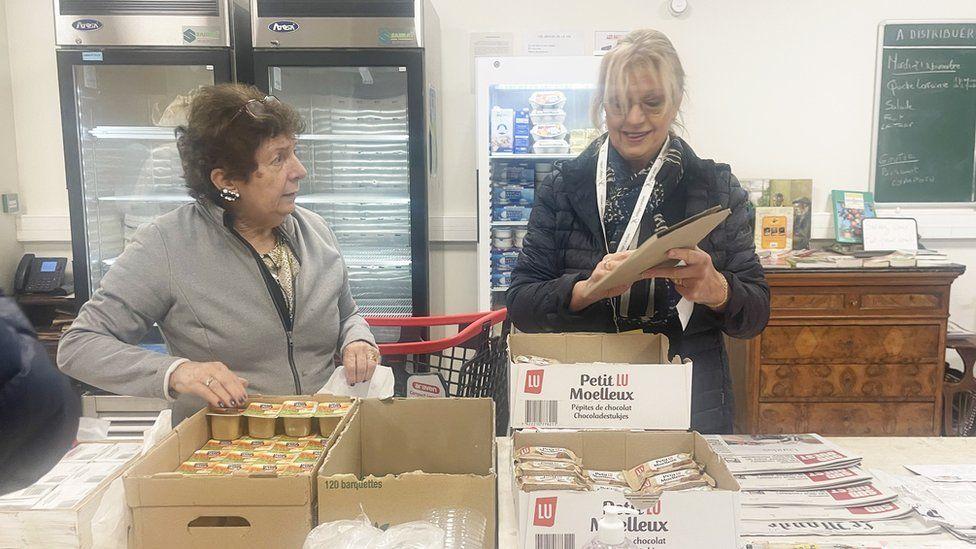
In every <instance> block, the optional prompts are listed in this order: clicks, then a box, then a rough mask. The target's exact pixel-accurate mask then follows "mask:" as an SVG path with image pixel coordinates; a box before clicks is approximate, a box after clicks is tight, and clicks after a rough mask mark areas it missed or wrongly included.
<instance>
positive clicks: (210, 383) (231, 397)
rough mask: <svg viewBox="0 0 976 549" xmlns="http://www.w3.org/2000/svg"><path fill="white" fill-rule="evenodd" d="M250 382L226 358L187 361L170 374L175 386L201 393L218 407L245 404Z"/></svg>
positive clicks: (174, 389) (171, 384)
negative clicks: (215, 360) (236, 372)
mask: <svg viewBox="0 0 976 549" xmlns="http://www.w3.org/2000/svg"><path fill="white" fill-rule="evenodd" d="M247 385H248V383H247V380H246V379H244V378H242V377H238V376H237V374H235V373H234V372H232V371H230V368H228V367H227V365H225V364H224V363H223V362H184V363H183V364H180V365H179V366H177V367H176V370H174V371H173V373H172V374H170V376H169V388H170V389H171V390H173V391H176V392H177V393H184V394H193V395H197V396H198V397H200V398H202V399H203V400H206V401H207V403H208V404H210V405H211V406H213V407H215V408H232V407H233V408H236V407H241V406H243V405H244V403H246V402H247Z"/></svg>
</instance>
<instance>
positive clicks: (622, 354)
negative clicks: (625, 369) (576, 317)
mask: <svg viewBox="0 0 976 549" xmlns="http://www.w3.org/2000/svg"><path fill="white" fill-rule="evenodd" d="M508 348H509V352H510V354H511V356H513V357H515V356H519V355H533V356H541V357H545V358H552V359H555V360H558V361H559V362H561V363H563V364H577V363H587V362H611V363H624V364H667V363H669V362H670V361H669V360H668V350H669V342H668V338H667V337H665V336H663V335H661V334H645V333H643V332H627V333H622V334H593V333H563V334H524V333H517V334H511V335H510V336H509V337H508Z"/></svg>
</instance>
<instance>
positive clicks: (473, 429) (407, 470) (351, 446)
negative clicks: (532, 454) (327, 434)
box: [318, 398, 497, 547]
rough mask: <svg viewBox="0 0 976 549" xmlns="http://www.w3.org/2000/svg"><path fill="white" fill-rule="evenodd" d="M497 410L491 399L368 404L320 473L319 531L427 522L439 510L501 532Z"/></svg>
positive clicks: (489, 540)
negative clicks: (354, 523) (348, 523)
mask: <svg viewBox="0 0 976 549" xmlns="http://www.w3.org/2000/svg"><path fill="white" fill-rule="evenodd" d="M494 412H495V409H494V403H493V402H492V401H491V399H480V398H446V399H390V400H377V399H366V400H363V401H361V402H360V405H359V406H357V409H356V411H355V413H354V414H353V415H352V417H350V418H349V421H348V423H347V424H346V426H345V428H344V429H343V431H342V433H341V434H340V435H339V438H338V440H337V441H336V443H335V445H333V447H332V448H331V449H330V450H329V452H328V453H327V454H326V457H325V462H324V463H323V464H322V467H321V469H320V470H319V479H318V485H319V486H318V518H319V524H322V523H325V522H332V521H336V520H344V519H354V518H356V517H358V516H359V514H360V513H361V512H363V511H365V513H366V515H367V516H368V517H369V519H370V520H371V521H373V523H374V524H379V525H383V524H401V523H404V522H409V521H414V520H420V519H421V518H422V517H423V516H424V514H425V513H426V512H427V511H429V510H431V509H435V508H439V507H468V508H471V509H475V510H477V511H479V512H481V513H482V514H483V515H484V516H485V518H486V519H487V531H486V544H485V547H494V546H495V539H496V529H497V492H496V488H497V486H496V482H497V476H496V473H495V436H494V435H495V413H494Z"/></svg>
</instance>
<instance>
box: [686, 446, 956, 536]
mask: <svg viewBox="0 0 976 549" xmlns="http://www.w3.org/2000/svg"><path fill="white" fill-rule="evenodd" d="M705 438H706V439H707V440H708V443H709V445H710V446H711V447H712V449H713V450H714V451H715V452H716V453H717V454H719V455H720V456H722V458H723V459H724V460H725V463H726V465H727V466H728V468H729V470H730V471H731V472H732V474H733V475H735V477H736V480H738V482H739V485H740V486H741V488H742V497H741V501H742V513H741V518H742V521H741V525H742V529H741V535H742V537H744V538H756V537H766V536H804V537H805V536H851V535H873V536H878V535H911V534H928V533H932V532H935V531H938V530H939V527H938V525H932V524H930V523H926V522H924V521H922V520H921V519H920V518H919V517H918V516H917V515H916V513H915V511H914V509H913V508H912V506H911V504H909V503H906V502H903V501H900V500H899V498H898V492H896V491H894V490H892V489H891V488H888V487H887V486H885V485H883V484H881V483H879V482H878V481H877V479H875V478H874V477H873V476H872V475H871V474H869V473H868V472H867V471H865V470H863V469H861V468H860V463H861V457H860V456H857V455H854V454H852V453H850V452H848V451H847V450H844V449H842V448H839V447H837V446H836V445H834V444H832V443H830V442H828V441H826V440H824V439H823V438H822V437H820V436H819V435H815V434H804V435H707V436H706V437H705Z"/></svg>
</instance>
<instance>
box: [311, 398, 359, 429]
mask: <svg viewBox="0 0 976 549" xmlns="http://www.w3.org/2000/svg"><path fill="white" fill-rule="evenodd" d="M350 408H352V403H351V402H320V403H319V406H318V408H317V409H316V410H315V419H316V420H318V423H319V433H320V434H321V435H322V436H323V437H329V436H331V435H332V432H333V431H335V430H336V427H338V426H339V423H340V422H341V421H342V418H344V417H346V414H348V413H349V409H350Z"/></svg>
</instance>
